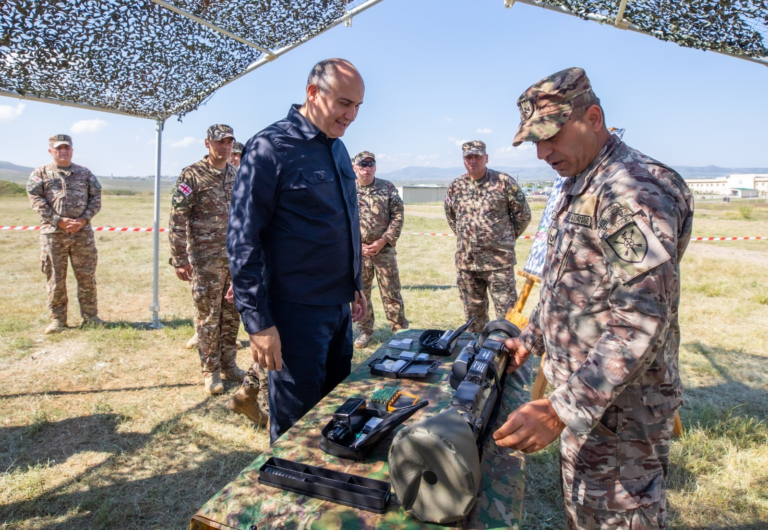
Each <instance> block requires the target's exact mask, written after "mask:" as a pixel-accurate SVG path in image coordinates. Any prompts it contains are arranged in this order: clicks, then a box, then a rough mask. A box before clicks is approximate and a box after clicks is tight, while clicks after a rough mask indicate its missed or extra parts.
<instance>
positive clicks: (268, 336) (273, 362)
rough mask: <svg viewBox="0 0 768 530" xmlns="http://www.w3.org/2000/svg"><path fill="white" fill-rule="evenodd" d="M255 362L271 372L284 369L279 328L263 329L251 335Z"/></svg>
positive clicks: (252, 353)
mask: <svg viewBox="0 0 768 530" xmlns="http://www.w3.org/2000/svg"><path fill="white" fill-rule="evenodd" d="M250 339H251V355H253V360H254V361H255V362H257V363H259V364H260V365H261V367H262V368H266V369H268V370H270V371H273V370H277V371H278V372H279V371H280V370H282V369H283V348H282V345H281V344H280V334H279V333H278V332H277V328H276V327H275V326H272V327H271V328H267V329H263V330H261V331H259V332H258V333H253V334H251V335H250Z"/></svg>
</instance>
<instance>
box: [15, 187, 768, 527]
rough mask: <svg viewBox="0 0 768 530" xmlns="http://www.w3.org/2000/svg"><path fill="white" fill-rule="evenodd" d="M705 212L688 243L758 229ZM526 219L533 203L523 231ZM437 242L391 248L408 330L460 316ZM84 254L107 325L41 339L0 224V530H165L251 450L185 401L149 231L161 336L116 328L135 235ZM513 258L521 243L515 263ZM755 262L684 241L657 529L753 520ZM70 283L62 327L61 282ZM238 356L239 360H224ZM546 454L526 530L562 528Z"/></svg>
mask: <svg viewBox="0 0 768 530" xmlns="http://www.w3.org/2000/svg"><path fill="white" fill-rule="evenodd" d="M162 204H163V212H162V215H161V220H162V222H161V224H162V225H163V226H165V224H166V222H167V216H168V208H167V207H168V204H169V200H168V198H167V197H164V199H163V201H162ZM709 206H710V205H708V206H707V208H703V209H702V210H701V211H702V212H703V213H704V216H703V217H702V218H701V219H697V222H696V225H695V231H696V233H697V234H701V235H768V210H767V209H766V208H764V207H761V206H758V205H752V207H753V211H752V212H751V214H750V219H748V220H747V219H744V218H743V217H742V216H741V214H740V213H739V210H738V207H737V206H735V205H722V204H718V205H711V206H712V208H711V209H710V208H708V207H709ZM705 210H706V211H705ZM0 212H2V214H1V215H0V224H37V222H38V219H37V218H36V216H35V214H34V213H33V212H32V211H31V210H30V209H29V206H28V204H27V201H26V199H24V198H0ZM540 214H541V205H538V206H537V207H536V209H535V220H534V223H532V224H533V225H535V223H536V221H537V220H538V216H539V215H540ZM406 220H407V221H406V231H408V232H413V231H428V232H447V231H448V228H447V224H446V223H445V221H444V220H443V217H442V208H441V207H440V206H438V205H430V206H416V207H408V208H407V209H406ZM96 221H97V224H99V225H112V226H151V223H152V202H151V197H150V196H149V195H147V194H138V195H132V196H115V195H105V197H104V208H103V210H102V213H101V214H99V216H97V217H96ZM532 232H533V227H532V228H531V229H530V230H529V233H532ZM454 244H455V240H454V239H453V238H440V237H426V236H409V235H405V236H403V237H402V239H401V241H400V244H399V245H398V253H399V258H400V264H401V274H402V283H403V286H404V293H403V297H404V299H405V301H406V305H407V314H408V318H409V319H410V320H411V323H412V326H413V327H416V328H426V327H454V326H456V325H457V324H458V323H460V322H461V321H462V320H463V313H462V309H461V304H460V302H459V299H458V291H457V290H456V287H455V273H454V270H453V248H454ZM97 245H98V248H99V268H98V281H99V300H100V307H101V311H100V313H101V316H102V318H105V319H106V320H108V321H110V322H112V323H114V325H113V326H111V327H110V328H108V329H102V330H95V329H91V330H80V329H76V328H73V329H71V330H68V331H66V332H63V333H61V334H58V335H55V336H43V335H42V330H43V328H44V327H45V324H46V321H47V315H46V311H45V286H44V281H43V275H42V273H41V272H40V264H39V245H38V236H37V234H36V233H34V232H12V233H9V232H0V279H1V280H0V281H1V282H2V285H3V289H1V290H0V360H1V361H2V365H3V368H4V370H3V376H4V377H3V384H2V388H1V389H0V528H9V529H10V528H13V529H17V528H18V529H33V528H34V529H42V528H139V527H140V528H182V527H185V525H186V524H187V521H188V520H189V517H190V516H191V515H192V514H193V513H194V512H195V511H196V510H197V509H198V508H199V507H200V506H201V505H202V504H203V503H204V502H205V501H206V500H207V499H208V498H210V497H211V496H212V495H213V494H214V493H215V492H216V491H218V490H219V489H220V488H221V487H222V486H224V485H225V484H226V483H227V482H229V481H230V480H231V479H232V478H234V476H235V475H236V474H237V473H238V472H239V471H240V470H241V469H242V468H243V467H245V465H246V464H248V463H249V462H251V461H252V460H253V459H254V458H255V457H256V456H257V455H258V454H259V452H260V451H262V450H263V449H264V448H265V447H266V446H267V443H268V437H267V435H266V433H265V432H264V431H263V430H262V429H257V428H254V427H253V426H251V425H250V424H249V423H248V421H247V420H245V419H244V418H242V417H239V416H234V415H232V414H229V413H228V411H227V410H226V408H225V407H224V404H225V402H226V399H227V397H226V396H222V397H213V398H212V397H208V396H206V395H205V394H204V393H203V391H202V384H201V379H200V375H199V363H198V360H197V355H196V353H195V352H194V351H192V352H191V351H189V350H186V349H185V348H184V343H185V341H186V339H187V338H188V337H189V336H190V335H191V334H192V333H193V330H192V324H191V317H192V307H191V297H190V294H189V290H188V286H187V285H186V284H184V283H182V282H180V281H178V280H177V279H176V278H175V276H174V275H173V271H172V269H171V267H170V266H168V265H165V264H166V263H167V261H168V251H167V248H168V246H167V240H166V238H165V235H163V237H162V245H161V249H162V256H161V273H162V274H161V296H160V303H161V307H162V317H163V320H164V322H165V323H166V327H165V328H164V329H162V330H160V331H149V330H143V329H139V328H137V327H134V326H133V325H132V323H136V322H146V321H147V320H148V319H149V310H148V306H149V304H150V302H151V285H152V265H151V256H152V238H151V235H149V234H103V233H100V234H98V235H97ZM529 249H530V244H529V243H527V242H525V241H521V242H520V246H519V254H518V257H519V261H520V263H523V262H524V260H525V257H526V256H527V253H528V250H529ZM766 263H768V244H767V243H766V242H744V243H699V244H692V245H691V247H690V251H689V253H688V255H687V256H686V258H685V260H684V263H683V274H684V294H683V307H682V310H681V318H682V326H683V344H684V346H683V351H682V352H681V367H682V372H683V378H684V381H685V384H686V388H687V393H686V396H687V401H686V408H685V409H684V410H683V412H682V418H683V423H684V425H685V426H686V435H685V437H684V438H683V439H682V440H680V441H676V442H675V443H674V444H673V446H672V483H671V485H670V496H669V497H670V505H671V527H673V528H691V529H693V528H733V527H738V528H766V527H768V439H766V435H767V433H768V428H766V423H765V418H766V416H767V414H768V375H766V374H768V370H766V368H768V347H766V346H767V345H768V344H767V343H768V326H766V324H767V323H768V305H766V304H767V301H766V298H768V292H766V287H765V286H766V285H768V270H766V267H765V264H766ZM69 285H70V302H71V303H70V325H74V324H76V323H79V318H78V315H77V304H76V299H75V295H74V285H75V284H74V279H73V278H72V275H71V274H70V284H69ZM537 296H538V292H537V290H534V293H533V298H532V300H531V302H530V303H531V304H532V303H535V299H536V298H537ZM374 307H375V308H376V317H377V331H376V334H375V336H374V338H375V342H374V344H372V345H371V347H370V348H369V349H368V350H365V351H361V352H357V355H356V359H357V360H361V359H363V358H364V357H365V356H367V355H368V353H370V352H371V351H373V349H375V348H376V347H378V345H380V344H381V342H382V341H384V340H386V339H387V338H388V337H389V336H390V333H389V331H388V327H387V325H386V323H385V322H384V320H383V313H382V311H381V302H380V299H379V297H378V293H377V290H376V289H374ZM531 307H532V305H529V307H528V310H530V308H531ZM241 338H245V335H244V334H243V335H242V337H241ZM248 357H249V356H248V352H247V351H246V350H241V351H240V355H239V361H238V362H239V364H240V365H241V366H243V367H244V366H246V365H247V364H248V362H249V359H248ZM234 390H235V388H234V386H233V385H231V384H230V385H228V388H227V391H228V393H231V392H233V391H234ZM556 454H557V452H556V447H554V446H553V447H550V448H548V449H547V450H546V451H543V452H542V453H541V454H539V455H536V456H534V457H532V458H530V459H529V462H528V469H527V472H528V479H527V493H526V522H525V523H526V524H525V526H526V528H541V529H544V528H561V527H562V519H561V514H560V509H559V503H560V499H559V494H558V491H557V490H558V486H557V481H558V479H557V461H556Z"/></svg>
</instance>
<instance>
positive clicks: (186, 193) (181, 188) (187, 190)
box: [179, 182, 192, 197]
mask: <svg viewBox="0 0 768 530" xmlns="http://www.w3.org/2000/svg"><path fill="white" fill-rule="evenodd" d="M179 191H180V192H181V193H183V194H184V196H185V197H189V194H190V193H192V188H190V187H189V186H187V185H186V184H185V183H183V182H182V183H181V184H179Z"/></svg>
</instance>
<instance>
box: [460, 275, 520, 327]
mask: <svg viewBox="0 0 768 530" xmlns="http://www.w3.org/2000/svg"><path fill="white" fill-rule="evenodd" d="M456 283H457V285H458V287H459V296H460V297H461V302H462V303H463V304H464V316H465V317H466V319H467V320H469V319H471V318H475V317H476V318H477V319H476V320H475V321H474V322H473V323H472V325H471V326H470V327H469V329H468V330H467V331H470V332H472V333H479V332H481V331H483V328H484V327H485V325H486V324H487V323H488V293H490V294H491V298H492V299H493V306H494V307H495V309H496V320H499V319H502V318H504V317H505V316H506V314H507V311H508V310H509V309H510V308H511V307H512V306H514V305H515V302H516V301H517V290H516V288H515V269H514V267H509V268H506V269H496V270H492V271H465V270H462V269H458V270H457V271H456Z"/></svg>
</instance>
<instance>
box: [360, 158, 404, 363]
mask: <svg viewBox="0 0 768 530" xmlns="http://www.w3.org/2000/svg"><path fill="white" fill-rule="evenodd" d="M353 162H354V166H353V167H354V170H355V174H356V175H357V206H358V209H359V210H360V235H361V238H362V241H363V293H364V294H365V299H366V300H367V301H368V308H367V311H366V313H365V317H363V319H362V320H360V321H359V322H358V323H357V328H358V329H359V330H360V335H359V336H358V337H357V340H355V343H354V346H355V348H365V347H367V346H368V344H369V343H370V342H371V338H372V337H373V326H374V324H375V320H374V316H373V302H372V300H371V289H372V288H373V280H374V277H375V278H376V280H377V282H378V285H379V293H380V294H381V301H382V303H383V304H384V313H385V314H386V316H387V321H388V322H389V326H390V328H391V329H392V332H397V331H400V330H401V329H408V320H406V318H405V304H404V303H403V297H402V294H401V292H400V290H401V288H400V271H399V270H398V268H397V251H396V250H395V245H396V244H397V240H398V238H399V237H400V232H402V230H403V211H404V207H403V200H402V199H401V198H400V195H399V194H398V193H397V188H396V187H395V186H394V184H392V183H391V182H389V181H388V180H384V179H380V178H376V155H374V154H373V153H371V152H370V151H363V152H362V153H359V154H358V155H357V156H355V158H354V159H353Z"/></svg>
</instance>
